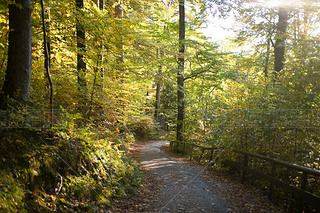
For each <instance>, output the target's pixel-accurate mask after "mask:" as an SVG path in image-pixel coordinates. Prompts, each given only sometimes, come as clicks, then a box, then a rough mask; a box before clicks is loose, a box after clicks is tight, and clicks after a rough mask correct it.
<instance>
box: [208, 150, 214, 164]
mask: <svg viewBox="0 0 320 213" xmlns="http://www.w3.org/2000/svg"><path fill="white" fill-rule="evenodd" d="M213 151H214V148H212V149H211V153H210V159H209V162H211V161H212V159H213Z"/></svg>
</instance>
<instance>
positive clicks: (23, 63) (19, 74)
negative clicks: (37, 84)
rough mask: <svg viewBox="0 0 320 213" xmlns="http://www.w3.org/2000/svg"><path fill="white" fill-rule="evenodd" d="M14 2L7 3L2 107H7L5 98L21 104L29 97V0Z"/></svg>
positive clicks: (25, 102)
mask: <svg viewBox="0 0 320 213" xmlns="http://www.w3.org/2000/svg"><path fill="white" fill-rule="evenodd" d="M15 2H16V4H10V5H9V31H10V32H9V50H8V66H7V71H6V77H5V81H4V85H3V88H2V93H1V103H0V105H1V108H2V109H6V108H7V104H6V103H7V102H6V99H7V98H12V99H14V100H16V101H18V102H19V103H21V104H23V105H25V104H27V102H28V99H29V90H30V81H31V53H32V52H31V51H32V50H31V44H32V43H31V24H32V23H31V0H16V1H15ZM18 4H19V5H18ZM17 5H18V6H17Z"/></svg>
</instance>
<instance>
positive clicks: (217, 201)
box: [141, 141, 228, 212]
mask: <svg viewBox="0 0 320 213" xmlns="http://www.w3.org/2000/svg"><path fill="white" fill-rule="evenodd" d="M167 144H168V142H167V141H158V142H154V143H150V144H147V145H145V146H144V147H143V149H142V155H141V165H142V166H143V167H144V168H145V169H147V170H149V171H150V172H151V173H152V174H153V175H155V176H156V177H157V178H159V179H160V180H161V182H162V183H161V184H162V186H161V188H160V190H159V192H158V195H157V196H156V198H155V202H154V203H153V205H152V206H151V207H152V210H153V211H154V212H228V207H227V204H226V203H225V202H224V200H223V199H222V198H221V197H222V196H221V195H220V194H219V190H218V188H220V187H219V183H216V184H215V185H214V186H213V185H212V184H211V183H210V182H209V181H208V179H207V178H206V177H205V174H204V168H203V167H201V166H191V165H188V164H183V163H181V162H179V161H178V160H177V159H176V158H173V157H171V156H169V155H167V154H166V153H165V152H163V151H161V150H160V147H161V146H163V145H167ZM221 184H222V183H221ZM216 187H217V188H216Z"/></svg>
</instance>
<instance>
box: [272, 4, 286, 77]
mask: <svg viewBox="0 0 320 213" xmlns="http://www.w3.org/2000/svg"><path fill="white" fill-rule="evenodd" d="M278 17H279V20H278V24H277V35H276V42H275V46H274V70H275V77H276V79H277V77H278V76H279V72H280V71H281V70H283V67H284V60H285V41H286V36H287V27H288V19H289V16H288V10H287V9H285V8H279V12H278Z"/></svg>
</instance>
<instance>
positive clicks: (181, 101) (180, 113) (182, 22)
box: [177, 0, 186, 141]
mask: <svg viewBox="0 0 320 213" xmlns="http://www.w3.org/2000/svg"><path fill="white" fill-rule="evenodd" d="M185 37H186V36H185V8H184V0H179V58H178V75H177V84H178V91H177V100H178V115H177V141H183V129H184V125H183V121H184V113H185V112H184V110H185V109H184V107H185V106H184V105H185V103H184V52H185Z"/></svg>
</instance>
